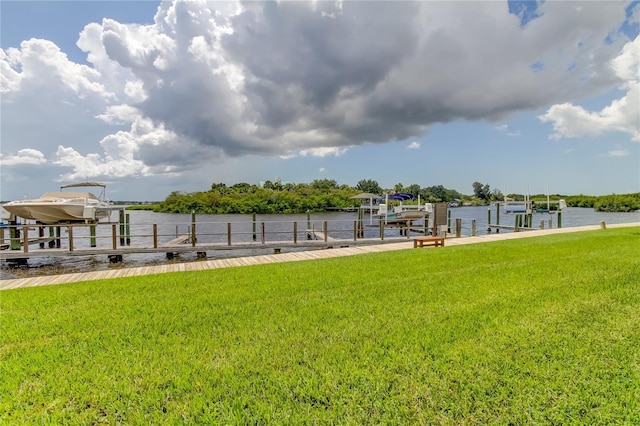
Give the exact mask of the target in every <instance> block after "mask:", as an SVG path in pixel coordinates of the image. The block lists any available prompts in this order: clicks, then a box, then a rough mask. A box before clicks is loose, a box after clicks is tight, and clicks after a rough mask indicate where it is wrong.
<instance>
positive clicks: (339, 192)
mask: <svg viewBox="0 0 640 426" xmlns="http://www.w3.org/2000/svg"><path fill="white" fill-rule="evenodd" d="M472 188H473V195H465V194H461V193H459V192H458V191H456V190H453V189H447V188H445V187H443V186H442V185H436V186H431V187H426V188H422V187H420V186H419V185H415V184H413V185H409V186H404V185H402V184H401V183H399V184H396V185H395V187H394V188H387V189H384V188H381V187H380V186H379V185H378V183H377V182H376V181H374V180H361V181H360V182H358V184H357V185H356V186H355V187H352V186H349V185H339V184H338V183H337V182H336V181H335V180H331V179H321V180H314V181H313V182H311V183H309V184H307V183H283V182H280V181H275V182H271V181H266V182H265V183H264V184H263V185H261V186H259V185H251V184H248V183H238V184H235V185H231V186H227V185H226V184H224V183H214V184H212V185H211V189H209V190H207V191H198V192H191V193H184V192H180V191H173V192H172V193H171V194H169V195H168V196H167V198H165V200H164V201H161V202H160V203H158V204H154V205H135V206H130V207H128V209H129V210H152V211H155V212H161V213H192V212H194V213H198V214H251V213H257V214H291V213H304V212H307V211H308V212H313V213H316V212H322V211H326V210H338V209H347V208H351V207H354V206H356V207H357V206H358V205H359V200H354V199H353V198H352V197H353V196H354V195H357V194H360V193H363V192H366V193H373V194H383V193H393V192H407V193H411V194H413V195H414V197H415V200H414V201H413V202H414V203H417V199H418V196H419V197H420V201H421V203H437V202H447V203H448V202H456V203H458V204H459V205H467V206H477V205H488V204H491V203H492V202H500V201H503V200H504V197H505V196H504V195H503V194H502V192H500V191H499V190H491V189H490V186H489V185H487V184H482V183H480V182H474V183H473V184H472ZM507 197H510V198H512V199H514V200H524V195H522V194H507ZM550 197H551V199H552V200H557V199H560V198H563V199H565V200H566V202H567V205H568V206H569V207H587V208H593V209H595V210H596V211H601V212H633V211H636V210H640V192H639V193H634V194H622V195H615V194H613V195H605V196H587V195H574V196H566V195H560V194H552V195H551V196H550ZM531 199H532V200H535V201H546V199H547V195H546V194H537V195H532V196H531Z"/></svg>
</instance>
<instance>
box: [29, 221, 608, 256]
mask: <svg viewBox="0 0 640 426" xmlns="http://www.w3.org/2000/svg"><path fill="white" fill-rule="evenodd" d="M600 229H607V224H606V223H605V222H604V220H601V221H600ZM26 233H27V232H26V231H25V234H26ZM25 241H26V240H25ZM25 253H26V251H25Z"/></svg>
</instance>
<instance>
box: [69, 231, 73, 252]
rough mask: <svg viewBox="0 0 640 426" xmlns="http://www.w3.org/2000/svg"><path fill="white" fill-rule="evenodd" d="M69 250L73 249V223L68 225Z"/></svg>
mask: <svg viewBox="0 0 640 426" xmlns="http://www.w3.org/2000/svg"><path fill="white" fill-rule="evenodd" d="M69 251H73V225H69Z"/></svg>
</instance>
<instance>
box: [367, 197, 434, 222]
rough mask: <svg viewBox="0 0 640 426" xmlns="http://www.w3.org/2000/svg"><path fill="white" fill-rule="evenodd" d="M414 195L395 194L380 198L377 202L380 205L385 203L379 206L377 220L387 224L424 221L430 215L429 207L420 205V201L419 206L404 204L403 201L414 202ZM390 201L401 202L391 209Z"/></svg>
mask: <svg viewBox="0 0 640 426" xmlns="http://www.w3.org/2000/svg"><path fill="white" fill-rule="evenodd" d="M412 199H413V195H411V194H406V193H395V194H387V195H385V196H383V197H379V198H378V199H377V200H376V201H377V202H379V203H380V201H383V200H384V201H385V202H384V203H380V204H379V205H378V214H377V218H378V219H381V220H384V221H385V223H393V222H406V221H408V220H410V221H411V220H420V219H424V218H425V216H427V215H428V212H427V211H426V207H427V205H426V204H425V205H422V206H421V205H420V201H418V205H415V204H409V205H404V204H402V202H403V201H407V200H412ZM389 200H392V201H397V202H399V204H398V205H396V206H393V207H391V208H389Z"/></svg>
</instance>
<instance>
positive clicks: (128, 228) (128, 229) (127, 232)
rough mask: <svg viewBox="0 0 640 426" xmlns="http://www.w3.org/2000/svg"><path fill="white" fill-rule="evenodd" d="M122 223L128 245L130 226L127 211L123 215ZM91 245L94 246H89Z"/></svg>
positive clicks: (129, 243) (129, 241) (129, 242)
mask: <svg viewBox="0 0 640 426" xmlns="http://www.w3.org/2000/svg"><path fill="white" fill-rule="evenodd" d="M124 223H125V234H126V239H127V245H128V246H130V245H131V227H130V222H129V213H127V214H126V215H125V216H124ZM91 247H95V246H91Z"/></svg>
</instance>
